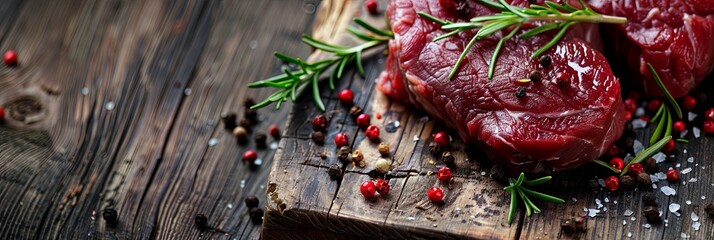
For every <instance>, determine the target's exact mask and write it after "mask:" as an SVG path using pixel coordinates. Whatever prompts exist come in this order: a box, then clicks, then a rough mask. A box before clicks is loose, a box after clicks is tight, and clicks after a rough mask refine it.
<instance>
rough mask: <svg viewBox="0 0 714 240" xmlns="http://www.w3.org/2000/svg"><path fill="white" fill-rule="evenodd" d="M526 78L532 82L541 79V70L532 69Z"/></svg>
mask: <svg viewBox="0 0 714 240" xmlns="http://www.w3.org/2000/svg"><path fill="white" fill-rule="evenodd" d="M528 78H529V79H530V80H531V81H533V82H540V80H541V79H543V72H541V71H538V70H533V71H532V72H531V74H530V76H528Z"/></svg>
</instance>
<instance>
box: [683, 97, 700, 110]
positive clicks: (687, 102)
mask: <svg viewBox="0 0 714 240" xmlns="http://www.w3.org/2000/svg"><path fill="white" fill-rule="evenodd" d="M696 106H697V99H696V98H694V97H692V96H691V95H687V96H684V98H683V99H682V107H684V109H687V110H689V111H692V110H694V108H695V107H696Z"/></svg>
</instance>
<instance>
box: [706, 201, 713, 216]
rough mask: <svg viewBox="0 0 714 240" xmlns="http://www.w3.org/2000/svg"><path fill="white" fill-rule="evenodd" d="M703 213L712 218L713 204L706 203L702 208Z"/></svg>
mask: <svg viewBox="0 0 714 240" xmlns="http://www.w3.org/2000/svg"><path fill="white" fill-rule="evenodd" d="M704 211H705V212H706V213H707V215H709V217H714V203H707V205H705V206H704Z"/></svg>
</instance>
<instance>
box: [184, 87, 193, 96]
mask: <svg viewBox="0 0 714 240" xmlns="http://www.w3.org/2000/svg"><path fill="white" fill-rule="evenodd" d="M183 94H184V95H186V96H190V95H191V89H190V88H186V89H184V90H183Z"/></svg>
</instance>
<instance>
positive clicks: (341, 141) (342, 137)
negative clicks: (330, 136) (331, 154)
mask: <svg viewBox="0 0 714 240" xmlns="http://www.w3.org/2000/svg"><path fill="white" fill-rule="evenodd" d="M349 143H350V140H349V139H348V138H347V134H346V133H338V134H337V135H335V145H337V147H338V148H339V147H344V146H347V144H349Z"/></svg>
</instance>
